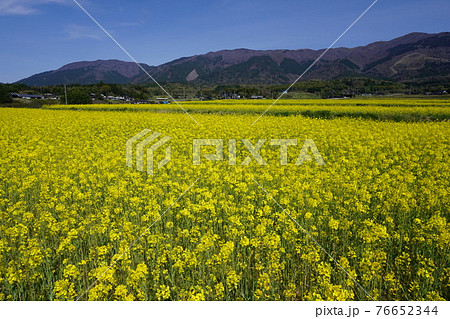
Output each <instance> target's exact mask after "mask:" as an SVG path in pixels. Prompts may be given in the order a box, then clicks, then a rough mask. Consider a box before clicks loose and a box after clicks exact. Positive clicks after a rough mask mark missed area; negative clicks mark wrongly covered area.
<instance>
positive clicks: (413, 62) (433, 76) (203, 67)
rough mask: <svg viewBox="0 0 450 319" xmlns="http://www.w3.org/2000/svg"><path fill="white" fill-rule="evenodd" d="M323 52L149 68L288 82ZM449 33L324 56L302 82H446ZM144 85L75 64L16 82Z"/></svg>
mask: <svg viewBox="0 0 450 319" xmlns="http://www.w3.org/2000/svg"><path fill="white" fill-rule="evenodd" d="M323 51H324V50H309V49H301V50H266V51H261V50H259V51H257V50H249V49H236V50H224V51H218V52H209V53H207V54H203V55H196V56H192V57H185V58H180V59H177V60H175V61H172V62H169V63H166V64H163V65H160V66H157V67H154V66H153V67H152V66H148V65H146V64H142V66H143V68H145V70H147V71H148V72H149V73H150V74H151V75H152V76H154V77H155V78H156V79H157V80H158V81H161V82H196V83H214V84H278V83H288V82H292V81H293V80H295V79H296V78H297V77H298V76H299V75H300V74H302V73H303V72H304V71H305V70H306V69H307V68H308V66H309V65H311V63H313V61H314V60H315V59H316V58H317V57H318V56H320V54H321V53H323ZM449 57H450V32H443V33H439V34H426V33H411V34H408V35H405V36H403V37H400V38H396V39H393V40H391V41H381V42H375V43H372V44H369V45H366V46H361V47H356V48H335V49H331V50H329V51H328V52H327V54H326V55H325V56H324V57H323V59H322V60H321V61H320V62H319V63H317V64H316V65H315V66H314V67H313V68H312V69H311V70H310V71H309V72H308V73H307V74H306V75H305V77H304V79H305V80H308V79H320V80H331V79H337V78H341V77H353V76H366V77H373V78H379V79H386V80H393V81H402V82H408V81H436V80H437V81H439V80H449V79H450V58H449ZM99 81H103V82H105V83H116V84H126V83H146V82H150V81H151V80H150V79H149V78H148V76H147V75H146V74H145V73H144V72H143V71H142V70H140V69H139V67H138V66H137V65H136V64H134V63H132V62H123V61H118V60H107V61H102V60H99V61H93V62H76V63H72V64H69V65H66V66H63V67H62V68H60V69H58V70H54V71H48V72H44V73H41V74H36V75H33V76H31V77H29V78H26V79H23V80H20V81H18V82H19V83H23V84H27V85H31V86H43V85H57V84H63V83H66V84H94V83H97V82H99Z"/></svg>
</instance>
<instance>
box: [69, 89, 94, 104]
mask: <svg viewBox="0 0 450 319" xmlns="http://www.w3.org/2000/svg"><path fill="white" fill-rule="evenodd" d="M67 102H68V103H69V104H91V102H92V98H91V97H90V95H89V94H88V93H87V92H86V91H85V90H83V89H82V88H72V89H70V90H68V91H67Z"/></svg>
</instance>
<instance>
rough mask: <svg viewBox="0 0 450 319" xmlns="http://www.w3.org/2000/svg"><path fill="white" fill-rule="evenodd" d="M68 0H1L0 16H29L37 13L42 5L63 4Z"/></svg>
mask: <svg viewBox="0 0 450 319" xmlns="http://www.w3.org/2000/svg"><path fill="white" fill-rule="evenodd" d="M68 2H70V1H69V0H1V1H0V15H30V14H35V13H38V12H39V11H38V9H37V7H38V6H39V5H42V4H52V3H55V4H63V3H68Z"/></svg>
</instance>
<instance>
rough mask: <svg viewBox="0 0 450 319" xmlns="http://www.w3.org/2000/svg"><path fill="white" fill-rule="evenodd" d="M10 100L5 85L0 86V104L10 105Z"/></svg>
mask: <svg viewBox="0 0 450 319" xmlns="http://www.w3.org/2000/svg"><path fill="white" fill-rule="evenodd" d="M11 102H12V98H11V95H10V94H9V92H8V89H7V87H6V86H5V85H3V84H0V103H11Z"/></svg>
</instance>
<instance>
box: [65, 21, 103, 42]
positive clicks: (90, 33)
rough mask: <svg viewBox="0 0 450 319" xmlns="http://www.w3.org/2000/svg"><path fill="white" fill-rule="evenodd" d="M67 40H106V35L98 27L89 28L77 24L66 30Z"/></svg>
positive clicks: (69, 26)
mask: <svg viewBox="0 0 450 319" xmlns="http://www.w3.org/2000/svg"><path fill="white" fill-rule="evenodd" d="M64 31H65V33H66V35H67V37H66V39H67V40H79V39H92V40H102V39H104V38H105V34H104V33H103V32H102V31H101V30H100V29H98V28H96V27H88V26H82V25H77V24H71V25H68V26H67V27H66V28H65V30H64Z"/></svg>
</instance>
